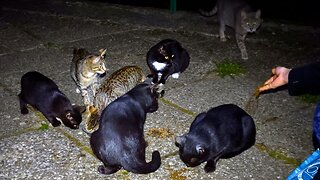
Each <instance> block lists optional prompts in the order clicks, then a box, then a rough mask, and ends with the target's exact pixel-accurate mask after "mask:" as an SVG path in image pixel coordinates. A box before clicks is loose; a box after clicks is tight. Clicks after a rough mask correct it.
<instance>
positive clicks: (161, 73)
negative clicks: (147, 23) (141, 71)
mask: <svg viewBox="0 0 320 180" xmlns="http://www.w3.org/2000/svg"><path fill="white" fill-rule="evenodd" d="M189 62H190V56H189V54H188V52H187V51H186V50H185V49H184V48H183V47H182V46H181V44H180V43H179V42H178V41H176V40H173V39H164V40H162V41H160V42H159V43H157V44H156V45H154V46H153V47H151V48H150V50H149V51H148V53H147V64H148V67H149V69H150V71H151V75H150V76H152V82H153V83H154V84H160V85H163V84H165V82H166V80H167V79H168V77H169V76H170V75H171V76H172V77H173V78H178V77H179V73H182V72H184V71H185V70H186V69H187V67H188V66H189Z"/></svg>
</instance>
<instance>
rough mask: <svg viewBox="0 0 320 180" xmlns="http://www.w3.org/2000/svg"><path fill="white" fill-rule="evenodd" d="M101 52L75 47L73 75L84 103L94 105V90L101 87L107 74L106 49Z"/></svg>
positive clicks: (72, 63) (71, 69)
mask: <svg viewBox="0 0 320 180" xmlns="http://www.w3.org/2000/svg"><path fill="white" fill-rule="evenodd" d="M99 52H100V54H93V53H89V52H88V51H87V50H86V49H83V48H80V49H76V48H75V49H74V50H73V58H72V62H71V68H70V72H71V77H72V79H73V80H74V82H75V83H76V85H77V86H78V89H77V92H81V95H82V97H83V100H84V104H85V105H86V106H87V105H92V103H93V98H92V97H94V92H95V90H96V88H98V87H99V83H100V81H103V80H104V76H105V74H106V71H107V69H106V66H105V55H106V49H101V50H100V51H99Z"/></svg>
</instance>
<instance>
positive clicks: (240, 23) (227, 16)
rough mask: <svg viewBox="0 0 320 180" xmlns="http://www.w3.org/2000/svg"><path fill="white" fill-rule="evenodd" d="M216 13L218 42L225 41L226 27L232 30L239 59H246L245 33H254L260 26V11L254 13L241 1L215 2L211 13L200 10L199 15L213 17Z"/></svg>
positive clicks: (225, 0) (224, 0)
mask: <svg viewBox="0 0 320 180" xmlns="http://www.w3.org/2000/svg"><path fill="white" fill-rule="evenodd" d="M217 12H218V19H219V24H220V30H219V35H220V40H221V41H226V40H227V39H226V36H225V34H224V31H225V29H226V25H227V26H229V27H231V28H233V29H234V30H235V36H236V40H237V44H238V47H239V49H240V51H241V57H242V59H248V54H247V50H246V46H245V44H244V41H245V38H246V35H247V33H253V32H255V31H256V30H257V28H259V26H260V25H261V22H262V20H261V17H260V16H261V10H257V11H254V10H253V9H252V8H251V7H250V6H249V5H248V4H247V2H245V1H243V0H217V5H216V6H215V7H214V8H213V9H212V10H211V11H209V12H205V11H203V10H200V14H202V15H203V16H213V15H215V14H216V13H217Z"/></svg>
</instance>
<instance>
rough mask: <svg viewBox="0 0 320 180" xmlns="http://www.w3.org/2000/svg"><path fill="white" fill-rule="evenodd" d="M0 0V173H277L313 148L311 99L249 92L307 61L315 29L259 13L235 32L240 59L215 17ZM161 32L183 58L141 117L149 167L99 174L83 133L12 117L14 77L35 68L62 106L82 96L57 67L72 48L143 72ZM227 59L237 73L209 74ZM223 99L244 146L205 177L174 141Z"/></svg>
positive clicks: (36, 118)
mask: <svg viewBox="0 0 320 180" xmlns="http://www.w3.org/2000/svg"><path fill="white" fill-rule="evenodd" d="M0 4H1V9H0V10H1V11H0V42H1V44H0V97H1V102H0V106H1V110H0V125H1V127H2V128H0V179H139V180H140V179H174V180H175V179H177V180H180V179H182V180H183V179H259V180H260V179H272V180H273V179H285V177H287V176H288V175H289V174H290V172H291V171H292V170H293V169H295V168H296V166H298V165H299V163H300V162H301V161H302V160H304V159H305V158H306V157H307V156H308V155H309V154H310V153H311V152H312V151H313V147H312V141H311V137H312V136H311V126H312V116H313V111H314V108H315V107H314V104H309V103H306V102H303V101H301V100H300V99H299V98H296V97H291V96H289V95H288V93H287V91H286V90H283V91H277V92H273V93H269V94H264V95H262V96H260V98H259V99H258V100H255V99H253V97H252V94H253V92H254V90H255V88H256V87H257V86H259V85H261V83H263V82H264V80H265V79H266V78H267V77H268V76H269V75H270V70H271V68H272V67H274V66H275V65H283V66H287V67H294V66H298V65H302V64H305V63H309V62H314V61H317V60H318V59H317V57H319V47H320V46H319V45H320V39H319V37H320V36H319V35H320V31H319V29H316V28H312V27H305V26H297V25H292V24H279V23H277V22H276V21H272V20H267V19H266V20H265V21H264V22H263V25H262V27H261V28H260V30H259V32H258V33H256V34H254V35H249V36H248V37H247V40H246V46H247V49H248V55H249V59H248V60H242V59H241V58H240V57H241V56H240V51H239V50H238V48H237V46H236V43H235V39H234V36H233V31H232V30H230V31H228V33H227V34H228V35H229V36H228V41H227V42H220V40H219V37H218V23H217V18H216V17H211V18H205V17H202V16H200V15H199V14H197V13H195V12H185V11H178V12H176V13H174V14H172V13H170V11H169V9H154V8H142V7H132V6H120V5H112V4H108V3H101V2H85V1H62V0H52V1H44V2H42V1H35V0H18V1H10V0H4V1H1V3H0ZM165 38H173V39H176V40H178V41H179V42H181V44H182V45H183V46H184V47H185V48H186V49H187V50H188V52H189V54H190V57H191V61H190V65H189V67H188V69H187V70H186V71H185V72H184V73H183V74H181V75H180V78H179V79H173V78H170V79H169V80H168V83H167V84H166V89H167V91H166V94H165V96H164V97H163V98H162V99H161V100H160V101H159V103H160V104H159V105H160V107H159V110H158V111H157V112H155V113H152V114H148V116H147V120H146V124H145V138H146V141H147V142H148V147H147V153H146V154H147V159H148V160H150V158H151V152H152V151H154V150H159V151H160V154H161V157H162V165H161V167H160V168H159V169H158V170H157V171H156V172H154V173H150V174H147V175H138V174H133V173H130V172H127V171H125V170H121V171H119V172H117V173H115V174H113V175H101V174H99V173H98V171H97V168H98V166H99V165H101V164H102V163H101V162H100V161H99V160H97V159H96V158H95V157H94V156H93V155H92V153H91V149H90V146H89V143H88V142H89V138H88V136H87V135H86V134H85V133H83V132H82V131H81V130H71V129H68V128H66V127H65V126H60V127H57V128H53V127H52V126H51V125H49V127H48V128H47V127H46V125H45V124H46V123H48V122H47V121H46V119H45V118H44V117H43V116H42V115H41V113H39V112H37V111H35V110H33V111H31V112H30V113H29V114H28V115H21V114H20V110H19V102H18V98H17V94H18V93H19V91H20V78H21V76H22V75H23V74H24V73H26V72H28V71H32V70H36V71H39V72H41V73H43V74H44V75H46V76H48V77H50V78H51V79H53V80H54V81H55V82H56V83H57V84H58V86H59V87H60V89H61V90H62V91H63V92H64V93H65V94H66V95H67V96H68V97H69V98H70V100H71V101H72V103H76V104H82V100H81V97H80V95H79V94H76V92H75V90H76V86H75V84H74V82H73V81H72V79H71V76H70V72H69V69H70V62H71V59H72V51H73V48H75V47H77V48H79V47H84V48H86V49H88V50H89V51H90V52H97V51H98V50H99V49H101V48H106V49H107V57H106V59H107V67H108V69H110V72H113V71H115V70H117V69H119V68H121V67H123V66H126V65H138V66H140V67H141V68H142V69H143V70H144V72H145V74H148V72H149V70H148V67H147V64H146V53H147V51H148V50H149V48H150V47H151V46H153V45H154V44H156V43H157V42H159V41H160V40H162V39H165ZM227 60H228V61H231V62H234V63H238V64H240V65H241V66H242V67H244V69H245V73H243V74H242V75H238V76H235V77H230V76H226V77H223V78H222V77H220V76H218V75H217V73H216V72H215V70H216V68H217V64H219V63H222V62H225V61H227ZM227 103H234V104H236V105H238V106H240V107H242V108H244V109H245V110H247V111H248V112H249V113H250V114H251V115H252V116H253V118H254V120H255V123H256V126H257V139H256V145H255V146H253V147H252V148H250V149H249V150H247V151H245V152H244V153H242V154H240V155H238V156H236V157H234V158H231V159H222V160H220V161H218V164H217V169H216V171H215V172H213V173H205V172H204V170H203V167H204V164H202V165H200V166H198V167H196V168H188V167H186V166H185V165H184V164H183V163H182V161H181V160H180V159H179V156H178V154H177V150H178V149H177V147H176V146H175V145H174V137H175V136H177V135H182V134H183V133H186V132H187V131H188V128H189V126H190V124H191V122H192V121H193V120H194V117H195V115H197V114H198V113H201V112H203V111H206V110H208V109H210V108H211V107H215V106H218V105H221V104H227Z"/></svg>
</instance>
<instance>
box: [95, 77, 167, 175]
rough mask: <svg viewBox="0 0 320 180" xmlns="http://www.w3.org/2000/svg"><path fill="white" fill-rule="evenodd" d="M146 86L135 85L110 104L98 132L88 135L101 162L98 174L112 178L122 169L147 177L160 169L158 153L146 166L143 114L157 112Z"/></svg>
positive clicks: (150, 89)
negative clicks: (109, 175) (111, 175)
mask: <svg viewBox="0 0 320 180" xmlns="http://www.w3.org/2000/svg"><path fill="white" fill-rule="evenodd" d="M153 86H155V85H150V84H145V83H142V84H139V85H137V86H136V87H134V88H133V89H132V90H130V91H129V92H128V93H126V94H124V95H123V96H121V97H119V98H118V99H116V100H115V101H113V102H111V103H110V104H109V105H108V106H107V107H106V108H105V109H104V110H103V112H102V115H101V118H100V122H99V129H98V130H97V131H95V132H93V133H92V135H91V138H90V145H91V148H92V151H93V153H94V154H95V155H96V157H97V158H98V159H99V160H100V161H102V162H103V165H101V166H99V168H98V171H99V172H100V173H101V174H112V173H115V172H117V171H118V170H120V169H121V168H122V167H123V168H124V169H125V170H127V171H130V172H132V173H139V174H147V173H151V172H154V171H156V170H157V169H158V168H159V167H160V165H161V158H160V153H159V151H154V152H153V153H152V160H151V161H150V162H148V163H147V162H146V159H145V148H146V146H147V143H146V142H145V140H144V135H143V133H144V130H143V129H144V123H145V120H146V114H147V113H151V112H154V111H156V110H157V109H158V94H157V92H156V90H154V89H153Z"/></svg>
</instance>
